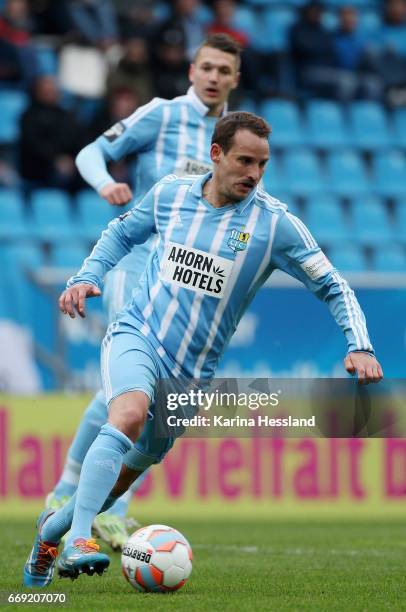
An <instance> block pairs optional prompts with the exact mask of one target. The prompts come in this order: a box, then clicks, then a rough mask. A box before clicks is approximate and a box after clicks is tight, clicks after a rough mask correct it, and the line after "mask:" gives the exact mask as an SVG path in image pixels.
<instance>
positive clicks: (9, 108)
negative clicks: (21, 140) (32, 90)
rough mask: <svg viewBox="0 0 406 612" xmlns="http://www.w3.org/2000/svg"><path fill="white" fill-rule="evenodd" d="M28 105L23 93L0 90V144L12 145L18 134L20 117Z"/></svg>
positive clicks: (26, 97)
mask: <svg viewBox="0 0 406 612" xmlns="http://www.w3.org/2000/svg"><path fill="white" fill-rule="evenodd" d="M27 104H28V96H27V94H26V93H25V92H22V91H14V90H6V89H3V90H0V117H1V120H0V144H12V143H14V142H16V141H17V140H18V137H19V134H20V117H21V115H22V113H23V112H24V110H25V109H26V107H27Z"/></svg>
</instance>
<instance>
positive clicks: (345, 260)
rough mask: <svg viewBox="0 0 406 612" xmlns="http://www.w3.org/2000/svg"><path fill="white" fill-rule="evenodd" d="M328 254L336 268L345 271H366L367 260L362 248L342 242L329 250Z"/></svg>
mask: <svg viewBox="0 0 406 612" xmlns="http://www.w3.org/2000/svg"><path fill="white" fill-rule="evenodd" d="M328 256H329V259H330V261H331V263H332V264H333V266H334V267H335V268H337V269H338V270H342V271H344V272H365V271H366V270H367V269H368V265H367V260H366V257H365V255H364V253H363V252H362V249H360V248H359V247H357V246H355V245H353V244H348V243H347V244H341V245H340V246H336V247H333V248H331V249H329V250H328Z"/></svg>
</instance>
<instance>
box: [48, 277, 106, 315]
mask: <svg viewBox="0 0 406 612" xmlns="http://www.w3.org/2000/svg"><path fill="white" fill-rule="evenodd" d="M98 295H101V291H100V289H99V288H98V287H96V286H95V285H89V284H88V283H78V284H77V285H72V287H69V289H65V291H64V292H63V293H62V294H61V297H60V298H59V302H58V303H59V309H60V311H61V312H63V314H68V315H69V316H70V317H71V318H72V319H74V318H75V310H76V312H77V313H78V314H79V315H80V316H81V317H82V318H84V317H85V316H86V314H85V299H86V298H91V297H97V296H98Z"/></svg>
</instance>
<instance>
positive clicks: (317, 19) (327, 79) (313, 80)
mask: <svg viewBox="0 0 406 612" xmlns="http://www.w3.org/2000/svg"><path fill="white" fill-rule="evenodd" d="M322 15H323V7H322V5H321V4H320V3H319V2H310V3H308V4H306V5H305V6H304V7H303V8H302V9H300V13H299V18H298V20H297V22H296V23H294V24H293V26H292V28H291V30H290V54H291V59H292V62H293V68H294V71H295V77H296V84H297V86H298V87H299V89H300V90H302V91H303V92H304V93H308V94H311V95H315V96H323V95H328V96H329V95H330V96H331V95H334V89H335V87H334V77H332V74H331V69H332V68H333V66H334V58H335V54H334V41H333V37H332V34H331V33H330V32H329V31H328V30H326V29H325V27H324V26H323V24H322V21H321V20H322Z"/></svg>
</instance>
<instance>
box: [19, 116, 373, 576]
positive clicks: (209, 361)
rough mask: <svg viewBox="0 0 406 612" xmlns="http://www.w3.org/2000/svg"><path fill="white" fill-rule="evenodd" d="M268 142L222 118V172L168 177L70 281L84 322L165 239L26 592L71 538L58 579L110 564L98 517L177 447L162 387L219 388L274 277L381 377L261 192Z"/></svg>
mask: <svg viewBox="0 0 406 612" xmlns="http://www.w3.org/2000/svg"><path fill="white" fill-rule="evenodd" d="M269 133H270V128H269V126H268V124H267V123H266V122H265V121H264V120H263V119H261V118H260V117H257V116H255V115H253V114H251V113H243V112H236V113H230V114H229V115H227V116H225V117H223V118H222V119H220V120H219V121H218V123H217V125H216V127H215V130H214V134H213V137H212V145H211V150H210V154H211V159H212V162H213V171H212V172H209V173H207V174H206V175H204V176H198V177H196V176H194V177H193V176H189V177H184V178H177V177H176V176H174V175H170V176H167V177H165V178H163V179H162V180H161V181H159V182H158V183H157V184H156V185H155V186H154V187H153V188H152V189H151V190H150V191H149V192H148V194H147V195H146V196H145V197H144V198H143V200H142V201H141V202H139V204H138V205H136V206H135V207H134V208H133V209H132V210H131V211H129V212H128V213H126V214H124V215H122V216H121V217H119V218H118V219H117V220H115V221H112V222H111V223H110V224H109V226H108V229H107V230H106V231H104V232H103V234H102V237H101V238H100V240H99V242H98V243H97V245H96V246H95V248H94V249H93V251H92V253H91V254H90V256H89V257H88V258H87V259H86V260H85V262H84V264H83V267H82V268H81V270H80V271H79V272H78V274H77V275H76V276H74V277H72V278H71V279H70V280H69V281H68V288H67V289H66V290H65V291H64V293H63V294H62V295H61V297H60V300H59V306H60V309H61V311H62V312H63V313H65V314H69V315H70V316H71V317H74V316H75V311H76V312H78V313H79V315H81V316H84V314H85V298H87V297H92V296H95V295H99V294H100V290H101V286H102V279H103V277H104V275H105V274H106V272H107V271H108V270H109V269H110V268H111V267H112V266H114V265H115V264H116V263H117V262H118V261H119V260H120V259H121V258H123V257H124V256H125V255H126V254H127V253H128V252H130V250H131V249H132V247H133V245H134V244H142V243H143V242H145V240H147V239H148V237H149V236H150V235H151V234H155V235H156V236H157V238H158V240H157V246H156V249H155V251H154V253H153V254H152V256H151V257H150V258H149V260H148V263H147V266H146V270H145V274H144V280H143V282H142V283H141V284H140V286H139V289H138V290H137V292H136V293H135V294H134V295H133V298H132V301H131V302H129V303H128V304H127V305H126V307H125V308H124V309H123V311H122V312H121V314H120V316H119V317H118V319H117V320H116V321H115V322H113V323H112V324H111V325H110V327H109V329H108V331H107V334H106V337H105V339H104V341H103V350H102V366H101V369H102V379H103V387H104V392H105V396H106V401H107V403H108V406H109V417H108V422H107V423H106V424H105V425H103V427H102V428H101V430H100V433H99V435H98V436H97V438H96V439H95V441H94V442H93V444H92V446H91V447H90V449H89V451H88V453H87V455H86V458H85V460H84V462H83V466H82V471H81V474H80V480H79V485H78V489H77V491H76V493H75V494H74V496H73V497H72V498H71V499H70V500H69V502H68V503H67V504H66V505H65V506H64V507H63V508H62V509H60V510H59V511H57V512H56V513H54V512H53V511H52V510H45V511H44V512H43V513H42V514H41V515H40V517H39V520H38V523H37V525H38V531H37V536H36V540H35V543H34V547H33V549H32V551H31V554H30V557H29V559H28V561H27V563H26V565H25V568H24V580H25V584H26V585H34V584H35V585H37V586H45V585H46V584H48V583H49V582H50V581H51V579H52V574H53V570H54V566H55V557H56V555H57V546H58V543H59V541H60V539H61V537H62V536H63V535H64V534H65V533H66V532H67V531H68V530H69V529H70V532H69V536H68V538H67V542H66V544H65V548H64V550H63V552H62V554H61V556H60V558H59V560H58V570H59V573H60V575H62V576H69V577H72V578H74V577H76V576H77V575H78V574H79V573H82V572H86V573H88V574H93V573H94V572H95V571H96V572H98V573H103V571H104V570H105V569H106V568H107V567H108V565H109V557H108V556H107V555H105V554H102V553H100V552H99V547H98V545H97V544H96V543H95V541H94V540H92V539H91V526H92V523H93V520H94V517H95V516H96V514H97V513H98V512H100V511H101V510H105V509H106V508H108V507H109V506H110V505H111V504H112V503H114V501H115V499H116V495H117V490H118V489H120V480H122V481H125V482H126V485H127V484H128V482H130V481H131V479H135V478H137V477H138V476H139V475H140V474H142V472H143V471H144V470H146V469H148V467H149V466H150V465H152V464H153V463H156V462H157V461H160V460H161V459H162V458H163V456H164V455H165V454H166V453H167V452H168V450H169V449H170V448H171V446H172V445H173V443H174V440H173V439H171V438H168V439H164V438H162V439H161V438H159V439H158V438H155V436H154V418H153V415H154V411H155V410H156V406H155V405H154V392H155V389H156V384H157V381H158V380H159V379H165V378H170V377H175V378H178V379H188V378H199V379H204V380H205V379H207V380H210V379H211V378H212V377H213V376H214V373H215V370H216V367H217V363H218V361H219V359H220V357H221V355H222V352H223V351H224V348H225V346H226V345H227V343H228V341H229V340H230V338H231V336H232V334H233V333H234V330H235V329H236V327H237V325H238V322H239V320H240V318H241V317H242V315H243V313H244V311H245V310H246V308H247V307H248V305H249V303H250V302H251V300H252V299H253V297H254V296H255V293H256V292H257V290H258V289H259V288H260V287H261V286H262V285H263V283H264V282H265V281H266V279H267V278H268V277H269V275H270V274H271V273H272V271H273V270H275V269H277V268H279V269H281V270H284V271H285V272H287V273H288V274H290V275H291V276H294V277H296V278H298V279H300V280H301V281H302V282H303V283H304V284H305V285H306V286H307V287H308V288H309V289H310V290H311V291H312V292H313V293H315V295H316V296H317V297H319V298H320V299H322V300H324V301H325V302H326V304H327V305H328V307H329V309H330V311H331V313H332V315H333V316H334V318H335V320H336V321H337V323H338V325H339V326H340V327H341V329H342V331H343V332H344V334H345V337H346V340H347V350H348V352H347V356H346V357H345V362H344V363H345V367H346V369H347V371H348V372H352V373H354V372H356V373H357V375H358V378H359V379H360V380H361V381H362V382H377V381H379V380H380V379H381V377H382V370H381V367H380V365H379V363H378V362H377V360H376V358H375V356H374V353H373V348H372V345H371V342H370V340H369V336H368V332H367V328H366V324H365V318H364V315H363V313H362V311H361V309H360V306H359V304H358V302H357V300H356V298H355V296H354V293H353V292H352V290H351V289H350V288H349V286H348V284H347V283H346V281H345V280H344V279H343V277H342V276H341V275H340V274H339V272H338V271H337V270H336V269H335V268H334V267H333V266H332V264H331V263H330V262H329V261H328V259H327V258H326V257H325V255H324V254H323V253H322V252H321V250H320V248H319V247H318V245H317V243H316V241H315V239H314V238H313V236H312V235H311V234H310V232H309V230H308V229H307V228H306V226H305V225H304V224H303V223H302V222H301V221H300V220H299V219H298V218H297V217H295V216H293V215H291V214H290V213H289V212H287V209H286V206H285V205H283V204H281V203H280V202H279V201H278V200H276V199H274V198H273V197H271V196H270V195H268V194H267V193H266V192H265V191H263V190H262V189H260V188H259V187H258V183H259V181H260V179H261V177H262V175H263V173H264V169H265V165H266V163H267V161H268V158H269V144H268V136H269ZM269 324H270V325H272V321H269ZM149 417H152V418H149ZM123 461H124V464H125V466H126V467H125V468H124V471H123V472H122V474H121V477H120V478H119V476H120V471H121V468H122V464H123ZM129 474H131V477H129ZM118 479H119V480H118ZM117 480H118V483H117ZM116 483H117V486H116V487H115V485H116ZM119 492H120V491H119Z"/></svg>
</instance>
